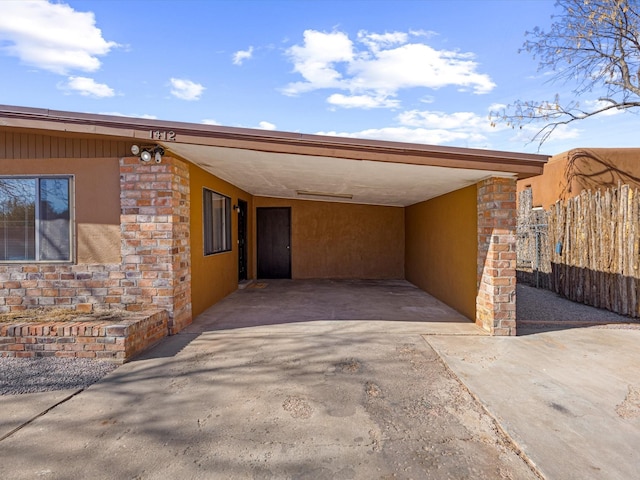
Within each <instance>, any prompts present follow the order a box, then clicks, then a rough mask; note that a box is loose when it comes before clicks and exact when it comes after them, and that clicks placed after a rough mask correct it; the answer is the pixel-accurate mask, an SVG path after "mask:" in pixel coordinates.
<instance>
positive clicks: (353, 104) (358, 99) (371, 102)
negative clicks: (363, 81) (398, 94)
mask: <svg viewBox="0 0 640 480" xmlns="http://www.w3.org/2000/svg"><path fill="white" fill-rule="evenodd" d="M327 102H329V103H330V104H331V105H335V106H338V107H342V108H363V109H370V108H396V107H398V106H399V105H400V102H399V101H398V100H397V99H392V98H387V97H383V96H371V95H343V94H342V93H334V94H333V95H330V96H329V98H327Z"/></svg>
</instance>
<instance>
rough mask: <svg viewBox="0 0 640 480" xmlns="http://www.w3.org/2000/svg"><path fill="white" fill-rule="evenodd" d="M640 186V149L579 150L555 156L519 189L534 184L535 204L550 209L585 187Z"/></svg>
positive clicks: (521, 184)
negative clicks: (541, 172)
mask: <svg viewBox="0 0 640 480" xmlns="http://www.w3.org/2000/svg"><path fill="white" fill-rule="evenodd" d="M618 182H620V183H622V184H629V185H632V186H634V187H640V148H617V149H607V148H589V149H575V150H570V151H568V152H564V153H561V154H558V155H555V156H553V157H551V159H550V160H549V162H548V163H547V164H546V165H545V166H544V172H543V174H542V175H538V176H536V177H531V178H527V179H524V180H520V181H518V192H521V191H522V190H524V189H525V188H528V187H529V186H531V189H532V194H533V206H542V207H544V208H545V209H548V208H549V207H550V206H551V205H553V204H554V203H555V202H556V201H557V200H563V199H567V198H571V197H574V196H576V195H579V194H580V192H582V191H583V190H589V189H590V190H596V189H603V188H610V187H616V186H617V185H618Z"/></svg>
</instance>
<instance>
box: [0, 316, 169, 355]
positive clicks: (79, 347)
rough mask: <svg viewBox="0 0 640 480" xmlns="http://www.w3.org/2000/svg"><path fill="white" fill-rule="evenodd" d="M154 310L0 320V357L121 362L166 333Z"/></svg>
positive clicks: (157, 340)
mask: <svg viewBox="0 0 640 480" xmlns="http://www.w3.org/2000/svg"><path fill="white" fill-rule="evenodd" d="M167 320H168V314H167V312H166V311H165V310H155V311H149V312H144V313H139V314H133V315H128V316H127V317H126V318H121V319H119V320H118V321H117V322H116V323H114V322H113V320H111V321H82V320H78V321H69V322H44V323H22V324H20V323H18V324H0V357H17V358H38V357H59V358H69V357H72V358H95V359H99V360H111V361H115V362H118V363H122V362H125V361H127V360H129V359H130V358H132V357H134V356H135V355H137V354H138V353H140V352H142V351H143V350H145V349H147V348H148V347H150V346H151V345H154V344H155V343H157V342H159V341H160V340H161V339H162V338H164V337H165V336H166V335H167Z"/></svg>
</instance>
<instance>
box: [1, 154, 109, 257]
mask: <svg viewBox="0 0 640 480" xmlns="http://www.w3.org/2000/svg"><path fill="white" fill-rule="evenodd" d="M0 172H1V174H2V175H72V176H73V177H74V182H73V183H74V188H75V209H74V213H75V227H76V235H77V239H76V256H77V262H78V263H79V264H95V263H119V262H120V169H119V165H118V159H117V158H92V159H90V160H89V159H81V158H47V159H20V160H14V159H0Z"/></svg>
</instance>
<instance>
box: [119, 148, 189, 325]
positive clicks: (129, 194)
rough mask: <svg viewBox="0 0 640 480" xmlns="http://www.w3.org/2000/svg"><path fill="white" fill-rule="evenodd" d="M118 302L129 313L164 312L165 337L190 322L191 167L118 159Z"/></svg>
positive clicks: (174, 162)
mask: <svg viewBox="0 0 640 480" xmlns="http://www.w3.org/2000/svg"><path fill="white" fill-rule="evenodd" d="M120 205H121V215H120V224H121V232H122V269H123V272H124V274H125V278H124V279H123V280H121V286H122V287H123V295H122V297H121V302H122V304H124V305H125V308H126V309H127V310H133V311H137V310H143V309H146V308H162V309H164V310H167V311H168V312H169V333H170V334H174V333H177V332H179V331H180V330H182V329H183V328H184V327H185V326H187V325H189V324H190V323H191V252H190V243H189V208H190V207H189V168H188V166H187V164H185V163H184V162H181V161H180V160H177V159H174V158H171V157H168V156H165V157H164V158H163V159H162V163H160V164H157V163H154V162H149V163H143V162H141V161H140V159H139V158H137V157H128V158H122V159H120Z"/></svg>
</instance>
